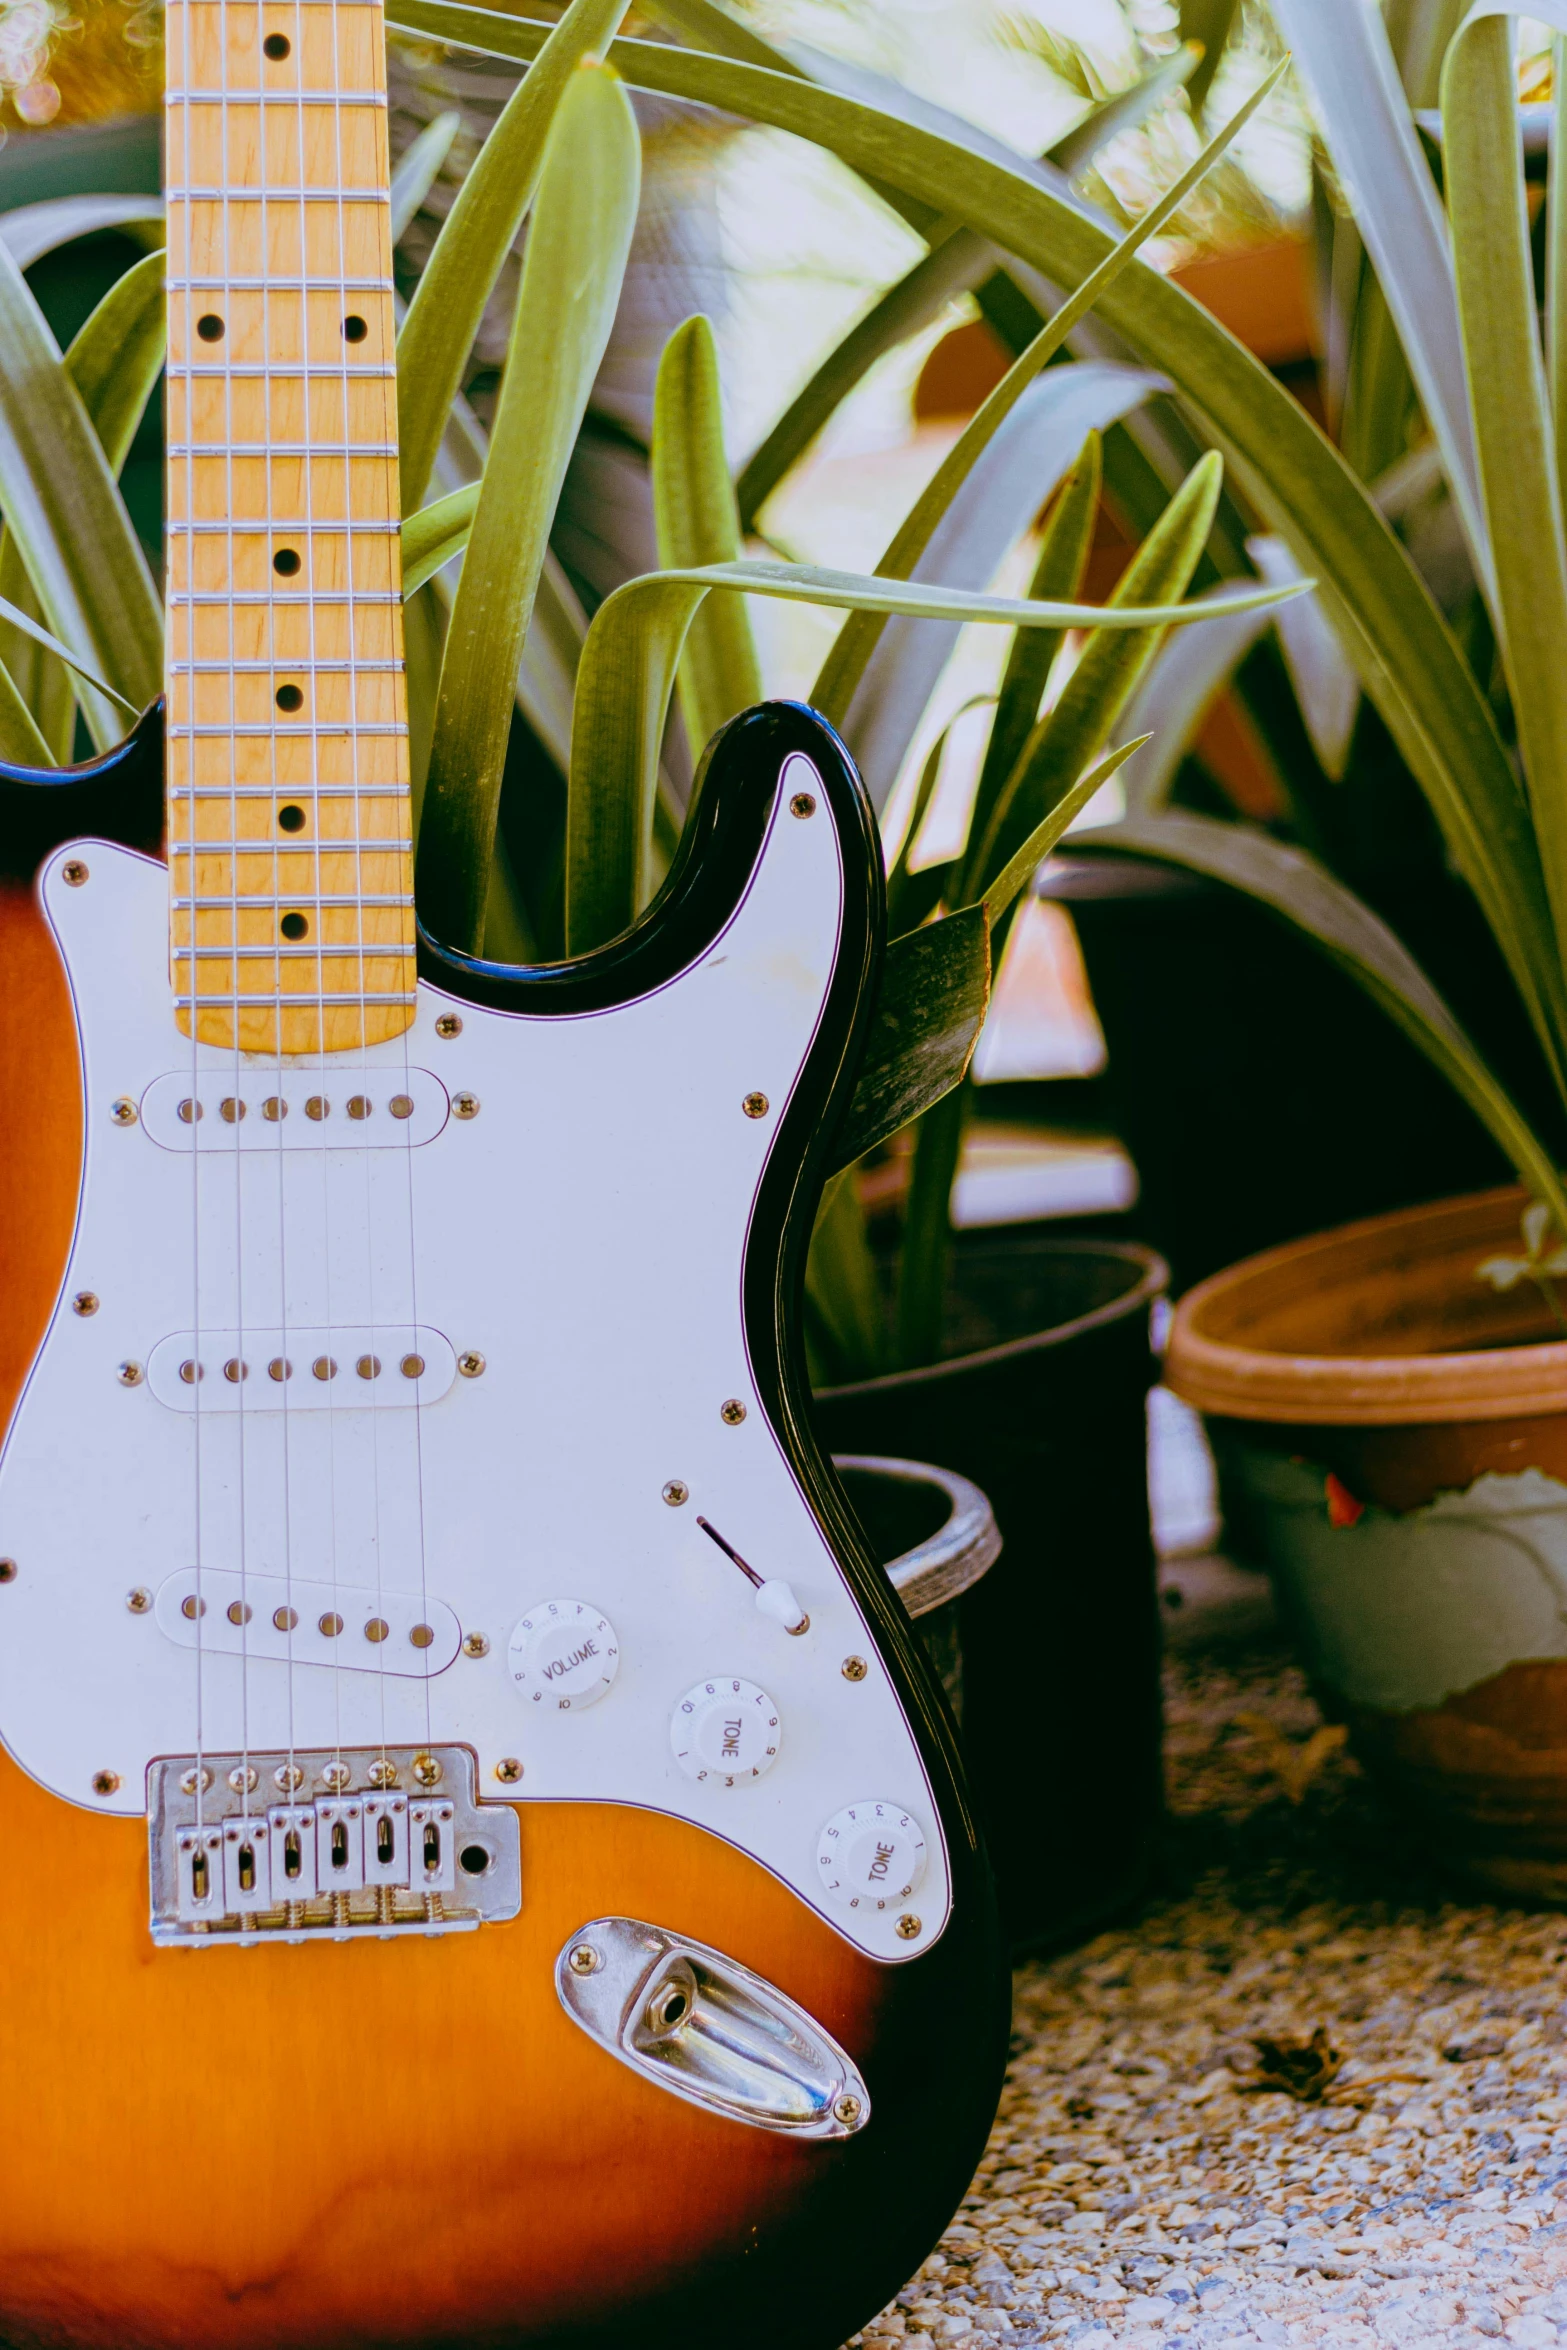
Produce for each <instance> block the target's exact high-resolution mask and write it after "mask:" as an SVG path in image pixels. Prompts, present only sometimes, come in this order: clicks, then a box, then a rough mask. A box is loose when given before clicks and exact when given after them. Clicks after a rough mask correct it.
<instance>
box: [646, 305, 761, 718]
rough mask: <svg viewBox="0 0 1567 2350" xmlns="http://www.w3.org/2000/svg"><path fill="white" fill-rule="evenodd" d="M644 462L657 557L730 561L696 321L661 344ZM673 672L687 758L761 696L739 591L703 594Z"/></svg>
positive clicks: (720, 457) (717, 447) (708, 352)
mask: <svg viewBox="0 0 1567 2350" xmlns="http://www.w3.org/2000/svg"><path fill="white" fill-rule="evenodd" d="M650 466H651V472H652V478H653V516H654V522H655V525H656V528H657V531H658V559H659V561H660V563H667V564H670V565H673V566H676V567H679V566H680V565H695V566H700V565H702V564H705V563H733V562H737V561H738V560H739V556H740V518H739V516H738V514H737V513H736V511H735V496H734V491H733V489H732V488H731V487H730V482H729V467H728V465H727V464H726V462H725V459H724V418H723V408H722V405H721V402H720V398H719V390H718V349H717V345H716V344H715V343H714V341H713V330H712V327H711V326H710V325H709V324H708V322H707V320H706V319H705V318H688V319H687V320H686V322H685V324H684V326H679V327H676V329H675V331H674V333H673V334H672V335H671V336H670V338H669V341H668V342H667V343H666V344H665V346H664V355H663V357H662V359H661V360H660V362H659V369H658V381H657V385H656V387H655V389H654V394H653V445H652V451H651V459H650ZM679 675H680V714H681V716H682V718H683V719H684V720H685V728H686V739H687V741H688V742H689V744H690V746H691V757H692V761H693V763H695V762H696V761H698V760H700V758H701V756H702V753H703V751H704V750H705V749H706V747H707V745H708V743H709V742H711V740H712V738H713V736H714V735H715V734H716V733H717V732H718V730H719V728H720V727H721V726H723V725H725V724H727V722H728V721H729V720H730V719H731V718H734V717H736V716H737V715H738V714H739V712H740V711H742V710H748V709H749V708H750V706H751V704H752V703H753V702H759V701H760V700H761V698H762V665H761V663H760V661H759V660H758V659H757V657H756V643H755V640H754V638H753V637H752V635H751V622H750V618H749V616H748V614H747V612H746V608H745V599H744V597H743V596H710V597H708V599H707V601H706V602H705V603H704V604H703V606H702V608H701V610H700V611H699V612H697V613H696V614H695V615H694V616H693V618H692V621H691V626H690V628H689V630H688V631H687V634H686V641H685V647H684V650H683V652H682V654H681V659H680V672H679Z"/></svg>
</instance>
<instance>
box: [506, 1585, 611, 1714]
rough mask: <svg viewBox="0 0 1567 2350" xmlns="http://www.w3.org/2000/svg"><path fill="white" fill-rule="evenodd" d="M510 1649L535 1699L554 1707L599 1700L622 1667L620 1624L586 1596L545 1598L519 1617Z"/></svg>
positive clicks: (518, 1678) (518, 1677)
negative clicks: (580, 1597)
mask: <svg viewBox="0 0 1567 2350" xmlns="http://www.w3.org/2000/svg"><path fill="white" fill-rule="evenodd" d="M506 1654H507V1662H508V1664H509V1666H510V1669H511V1677H512V1680H513V1681H514V1682H515V1683H516V1685H517V1687H518V1689H519V1690H520V1691H521V1692H522V1694H523V1696H524V1697H525V1698H526V1699H527V1700H528V1702H529V1704H530V1705H536V1706H539V1707H541V1708H544V1709H546V1710H547V1711H549V1712H551V1713H563V1714H564V1713H580V1712H581V1711H582V1708H583V1707H584V1706H585V1705H597V1703H598V1701H599V1699H600V1698H601V1697H602V1696H603V1695H604V1692H605V1690H606V1689H608V1687H609V1685H610V1683H611V1681H613V1680H614V1678H615V1675H616V1673H617V1671H618V1670H619V1667H620V1644H619V1642H618V1641H617V1640H616V1638H615V1627H614V1625H613V1624H612V1623H611V1622H610V1620H609V1618H608V1616H601V1615H600V1614H599V1611H598V1609H597V1608H596V1607H590V1606H589V1605H588V1603H587V1601H586V1600H585V1599H543V1600H540V1602H539V1604H538V1606H537V1607H533V1608H530V1609H529V1610H528V1612H527V1614H526V1615H525V1616H524V1617H523V1618H522V1619H521V1621H520V1622H519V1623H518V1625H517V1627H516V1629H515V1630H514V1631H513V1633H512V1636H511V1640H510V1643H509V1645H508V1647H507V1652H506Z"/></svg>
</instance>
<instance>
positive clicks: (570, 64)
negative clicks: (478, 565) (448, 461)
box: [397, 0, 629, 514]
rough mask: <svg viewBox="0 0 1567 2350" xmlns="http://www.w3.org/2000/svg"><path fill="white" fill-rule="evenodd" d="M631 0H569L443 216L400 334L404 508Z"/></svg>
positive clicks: (420, 483)
mask: <svg viewBox="0 0 1567 2350" xmlns="http://www.w3.org/2000/svg"><path fill="white" fill-rule="evenodd" d="M628 5H629V0H572V5H571V6H570V7H569V8H568V9H567V11H566V13H565V15H564V16H563V17H562V18H561V20H560V23H559V25H558V26H556V27H555V29H554V31H553V32H552V33H551V34H550V37H549V39H548V40H547V41H546V42H545V43H544V44H543V46H542V48H541V49H540V51H539V55H538V59H537V62H536V63H535V64H534V65H533V66H532V67H531V68H530V70H529V71H528V73H527V74H526V75H525V76H524V77H523V80H522V82H521V83H520V84H519V86H518V88H517V89H516V90H515V91H514V92H513V94H512V96H511V97H510V98H509V99H508V101H507V103H506V107H505V110H504V112H503V113H502V115H501V117H500V120H499V121H498V122H497V123H496V125H495V128H494V129H493V130H492V131H491V133H490V135H489V137H488V138H487V139H486V140H485V142H484V145H483V146H482V148H481V149H480V150H479V154H478V158H477V160H476V161H475V163H474V165H473V168H472V170H471V171H470V172H469V173H468V176H467V178H466V179H465V180H464V181H463V184H462V186H461V188H460V189H459V190H458V193H457V200H456V202H455V203H454V204H453V206H452V208H451V211H450V212H449V213H448V214H447V216H446V219H445V220H444V222H443V223H442V226H441V233H440V235H439V236H438V237H437V238H436V240H435V245H434V248H433V250H432V252H431V254H430V258H429V260H428V261H427V262H426V263H425V266H424V273H423V275H422V276H421V278H420V280H419V284H418V286H417V288H416V289H415V292H414V296H413V299H412V301H411V302H410V303H409V305H408V315H407V317H406V318H405V319H404V321H403V328H402V332H401V334H400V335H399V336H398V338H397V432H398V442H399V448H400V452H401V455H400V463H401V468H402V475H401V478H402V492H403V512H404V513H405V514H408V513H411V512H412V511H413V509H414V508H415V507H416V506H418V505H419V504H421V502H422V501H423V498H424V493H425V490H426V488H427V487H428V485H429V480H430V472H431V468H432V467H433V465H434V463H435V452H436V450H437V449H438V448H439V446H440V441H441V434H442V432H443V431H444V430H445V427H446V419H447V416H448V415H449V413H450V411H451V405H452V401H453V399H454V398H455V397H456V394H457V392H458V389H459V387H460V386H461V383H462V377H463V369H464V368H465V367H466V366H467V364H468V354H469V352H470V351H471V350H472V348H473V338H474V336H475V335H476V334H477V333H478V331H479V321H480V319H481V318H482V317H483V315H484V305H485V303H486V302H487V301H488V300H489V298H490V289H491V287H492V286H493V285H494V283H495V280H496V279H497V277H498V276H499V275H500V272H501V266H502V264H503V262H504V261H505V259H506V256H507V254H508V253H509V252H510V251H511V247H512V240H513V239H514V238H515V236H516V234H517V231H518V230H519V229H520V228H521V226H522V224H523V221H524V219H525V218H526V217H527V212H528V207H529V205H530V204H531V203H532V202H533V198H534V191H535V189H536V188H537V187H538V184H539V175H540V173H541V171H542V170H543V168H544V154H545V148H546V144H547V142H548V139H549V133H550V125H551V124H552V122H553V121H554V119H555V113H556V109H557V108H558V106H559V105H560V103H561V100H562V97H563V95H564V93H565V91H566V90H567V89H568V88H569V87H570V85H571V80H572V76H573V75H574V73H575V71H576V69H577V66H578V65H579V64H580V63H581V62H582V61H583V59H584V58H588V57H595V56H598V55H600V54H601V53H602V52H603V50H604V48H605V47H606V45H607V44H608V42H609V40H610V39H611V37H612V35H613V34H614V33H615V31H616V29H617V28H618V26H619V24H620V21H621V19H622V17H623V16H624V15H625V13H626V9H627V7H628Z"/></svg>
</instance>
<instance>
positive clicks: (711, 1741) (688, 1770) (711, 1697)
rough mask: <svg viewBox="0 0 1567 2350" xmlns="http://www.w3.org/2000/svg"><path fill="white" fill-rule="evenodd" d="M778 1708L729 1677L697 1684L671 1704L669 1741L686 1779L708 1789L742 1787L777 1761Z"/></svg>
mask: <svg viewBox="0 0 1567 2350" xmlns="http://www.w3.org/2000/svg"><path fill="white" fill-rule="evenodd" d="M782 1738H783V1732H782V1729H781V1728H780V1725H779V1720H778V1708H777V1706H776V1705H774V1703H773V1701H772V1699H771V1698H770V1697H769V1696H768V1694H767V1692H766V1690H765V1689H758V1687H757V1685H756V1683H755V1682H754V1681H741V1680H737V1679H734V1678H732V1677H731V1676H730V1675H729V1674H723V1675H719V1676H715V1677H714V1679H713V1680H711V1681H698V1683H697V1684H696V1687H695V1688H694V1689H688V1690H687V1691H686V1693H685V1695H684V1697H682V1699H681V1700H680V1703H679V1704H678V1705H677V1706H676V1708H675V1711H674V1718H673V1719H672V1721H671V1722H670V1725H669V1743H670V1745H671V1746H672V1747H673V1748H674V1754H675V1760H676V1762H677V1763H678V1764H679V1765H680V1768H681V1769H682V1770H683V1771H684V1772H685V1774H686V1776H687V1777H688V1778H691V1779H695V1780H696V1781H697V1782H698V1783H699V1784H703V1785H707V1786H711V1787H741V1786H746V1785H748V1784H749V1783H750V1782H751V1780H753V1779H759V1778H761V1776H762V1774H763V1772H764V1771H770V1770H771V1769H772V1767H773V1765H774V1763H775V1762H776V1761H777V1760H778V1749H779V1746H780V1744H781V1743H782Z"/></svg>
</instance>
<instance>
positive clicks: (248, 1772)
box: [229, 1763, 261, 1795]
mask: <svg viewBox="0 0 1567 2350" xmlns="http://www.w3.org/2000/svg"><path fill="white" fill-rule="evenodd" d="M260 1779H261V1773H260V1772H259V1771H258V1770H257V1768H256V1766H255V1764H254V1763H236V1764H235V1765H234V1768H233V1769H232V1770H231V1771H230V1773H229V1785H230V1786H231V1787H232V1788H233V1790H234V1792H235V1794H236V1795H254V1794H255V1792H256V1788H257V1786H258V1784H259V1783H260Z"/></svg>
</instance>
